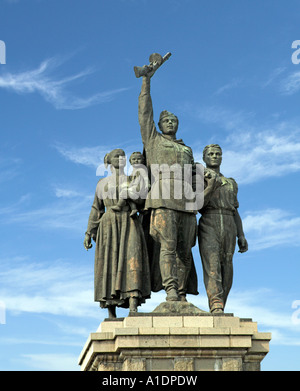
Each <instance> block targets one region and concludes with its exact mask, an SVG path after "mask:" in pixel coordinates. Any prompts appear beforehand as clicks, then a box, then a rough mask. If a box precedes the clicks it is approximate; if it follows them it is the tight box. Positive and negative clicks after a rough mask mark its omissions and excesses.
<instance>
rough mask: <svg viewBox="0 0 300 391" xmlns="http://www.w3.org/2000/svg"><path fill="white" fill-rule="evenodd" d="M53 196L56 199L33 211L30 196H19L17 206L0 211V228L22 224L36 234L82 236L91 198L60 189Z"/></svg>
mask: <svg viewBox="0 0 300 391" xmlns="http://www.w3.org/2000/svg"><path fill="white" fill-rule="evenodd" d="M54 193H55V196H56V197H55V198H54V199H53V201H52V202H49V203H47V204H46V205H44V206H40V207H36V206H35V205H34V202H33V199H31V196H30V195H24V196H21V197H20V199H19V200H18V201H17V202H15V203H13V204H11V205H7V206H3V207H2V208H0V219H1V217H3V219H2V225H10V224H22V225H25V226H27V227H30V228H32V229H38V230H40V229H45V230H49V229H50V230H51V229H66V230H67V231H68V232H74V231H75V232H76V231H77V232H84V230H85V229H86V224H87V218H88V215H89V212H90V207H91V204H92V202H93V197H94V195H93V194H84V193H81V192H78V191H77V190H74V189H71V188H62V187H58V188H57V189H55V190H54ZM24 203H26V209H25V208H24ZM41 221H43V224H41Z"/></svg>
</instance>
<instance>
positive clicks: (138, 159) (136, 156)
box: [129, 152, 145, 166]
mask: <svg viewBox="0 0 300 391" xmlns="http://www.w3.org/2000/svg"><path fill="white" fill-rule="evenodd" d="M129 162H130V164H131V165H132V166H134V165H135V164H145V159H144V156H143V154H142V153H141V152H133V153H132V154H131V155H130V158H129Z"/></svg>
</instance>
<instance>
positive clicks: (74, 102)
mask: <svg viewBox="0 0 300 391" xmlns="http://www.w3.org/2000/svg"><path fill="white" fill-rule="evenodd" d="M60 63H61V60H58V59H55V58H51V59H47V60H45V61H43V62H42V63H41V64H40V66H39V67H38V68H36V69H33V70H27V71H23V72H19V73H4V74H2V75H1V76H0V88H4V89H7V90H11V91H14V92H16V93H19V94H30V93H39V94H40V95H41V96H42V97H43V98H44V99H45V100H46V101H47V102H49V103H51V104H52V105H53V106H54V107H55V108H57V109H70V110H76V109H83V108H85V107H88V106H91V105H95V104H99V103H104V102H109V101H111V100H112V99H113V98H114V97H115V96H116V95H117V94H119V93H121V92H124V91H126V90H127V89H128V88H117V89H112V90H109V91H103V92H98V93H96V94H92V95H90V96H87V97H78V96H74V95H73V94H71V93H70V92H69V91H68V86H69V85H70V84H71V83H72V82H74V81H76V80H83V79H84V78H85V77H86V76H88V75H90V74H91V73H92V70H91V69H87V70H84V71H82V72H79V73H76V74H74V75H71V76H67V77H64V78H60V79H59V78H57V77H55V76H53V75H51V72H53V71H55V70H56V69H57V68H58V67H59V65H60Z"/></svg>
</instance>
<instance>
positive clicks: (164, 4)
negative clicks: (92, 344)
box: [0, 0, 300, 371]
mask: <svg viewBox="0 0 300 391" xmlns="http://www.w3.org/2000/svg"><path fill="white" fill-rule="evenodd" d="M299 12H300V5H299V2H298V1H295V0H289V2H285V1H281V0H278V1H276V2H274V1H271V0H262V1H258V0H251V1H250V0H242V1H240V0H230V1H226V2H225V1H222V0H215V1H210V2H207V1H202V0H151V1H150V0H111V1H102V0H85V1H83V0H73V1H70V0H52V1H46V0H26V1H25V0H0V40H2V41H3V42H5V45H6V64H0V101H1V109H0V129H1V142H0V199H1V202H0V230H1V231H0V232H1V239H0V240H1V245H0V266H1V267H0V321H2V324H0V369H1V370H16V369H18V370H79V367H78V365H77V358H78V356H79V354H80V351H81V349H82V347H83V345H84V343H85V341H86V339H87V337H88V335H89V333H90V332H93V331H95V330H96V329H97V327H98V325H99V323H100V322H101V321H102V320H103V319H104V317H106V316H107V314H106V311H104V310H101V309H99V307H98V304H97V303H94V301H93V278H94V276H93V262H94V248H93V249H92V250H90V251H89V252H86V251H85V250H84V248H83V239H84V233H85V230H86V226H87V220H88V216H89V212H90V207H91V203H92V200H93V196H94V191H95V187H96V183H97V181H98V179H99V176H97V173H98V174H99V173H101V172H103V166H102V165H101V164H102V163H103V157H104V154H105V153H106V152H108V151H110V150H111V149H113V148H116V147H120V148H123V149H124V150H125V151H126V152H127V153H128V154H130V153H131V152H133V151H136V150H141V149H142V143H141V137H140V133H139V125H138V117H137V100H138V95H139V91H140V86H141V80H139V79H136V78H135V75H134V72H133V66H134V65H143V64H145V63H147V62H148V58H149V55H150V54H151V53H153V52H158V53H161V54H165V53H167V52H171V53H172V56H171V58H170V59H169V60H168V62H167V63H166V64H164V65H163V67H162V68H161V69H160V70H159V71H158V72H157V73H156V75H155V76H154V78H153V80H152V97H153V105H154V115H155V120H156V122H157V121H158V116H159V113H160V112H161V111H162V110H164V109H167V110H169V111H172V112H174V113H176V115H177V116H178V117H179V122H180V125H179V130H178V137H179V138H182V139H183V140H184V141H185V143H186V144H187V145H190V146H191V147H192V148H193V151H194V155H195V158H196V160H198V161H200V162H201V156H202V150H203V147H204V146H205V145H207V144H209V143H218V144H220V145H221V146H222V148H223V163H222V172H223V174H224V175H226V176H230V177H233V178H235V179H236V181H237V182H238V184H239V201H240V214H241V217H242V219H243V222H244V229H245V233H246V237H247V239H248V243H249V251H248V252H247V253H245V254H239V253H236V254H235V257H234V284H233V288H232V290H231V293H230V296H229V299H228V304H227V308H226V311H227V312H233V313H234V314H235V315H236V316H239V317H250V318H252V319H253V321H257V322H258V327H259V331H270V332H272V336H273V337H272V341H271V344H270V353H269V354H268V355H267V356H266V358H265V359H264V361H263V362H262V369H263V370H272V371H273V370H274V371H275V370H276V371H278V370H299V369H300V362H299V353H300V316H299V314H298V312H297V310H298V309H299V306H300V292H299V274H300V266H299V244H300V242H299V238H300V206H299V172H300V125H299V124H300V115H299V98H300V64H299V65H297V64H294V63H293V62H292V60H291V58H292V54H293V52H294V51H295V49H292V43H293V41H295V40H299V39H300V30H299ZM193 254H194V258H195V263H196V266H197V271H198V279H199V292H200V293H199V296H190V297H189V298H188V299H189V300H190V301H191V302H193V303H194V304H195V305H197V306H198V307H200V308H202V309H204V310H207V309H208V305H207V299H206V293H205V290H204V285H203V279H202V269H201V262H200V258H199V252H198V247H197V246H196V247H195V248H194V249H193ZM164 298H165V295H164V293H162V292H161V293H158V294H154V295H153V296H152V298H151V299H150V300H148V301H147V303H146V304H144V305H143V306H142V307H141V308H140V311H143V312H148V311H152V310H153V309H154V308H155V307H156V306H157V305H158V304H159V303H160V302H161V301H162V300H164ZM118 314H119V315H120V316H126V315H127V311H126V310H119V311H118Z"/></svg>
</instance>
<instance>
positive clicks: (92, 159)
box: [54, 142, 142, 177]
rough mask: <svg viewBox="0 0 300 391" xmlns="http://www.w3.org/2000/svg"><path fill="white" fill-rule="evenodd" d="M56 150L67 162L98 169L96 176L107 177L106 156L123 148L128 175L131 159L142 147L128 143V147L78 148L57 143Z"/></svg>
mask: <svg viewBox="0 0 300 391" xmlns="http://www.w3.org/2000/svg"><path fill="white" fill-rule="evenodd" d="M54 147H55V148H56V150H57V151H58V152H59V153H60V154H61V155H62V156H63V157H64V158H65V159H67V160H69V161H71V162H73V163H76V164H83V165H85V166H88V167H93V168H95V169H96V176H99V177H101V176H105V175H107V173H108V172H109V169H108V168H106V167H105V165H104V157H105V155H106V154H107V153H108V152H110V151H112V150H113V149H115V148H122V149H123V150H124V152H125V154H126V156H127V166H126V168H125V172H127V171H126V170H128V172H127V174H128V173H129V172H130V170H131V167H130V164H129V157H130V155H131V153H132V152H134V151H141V152H142V148H141V145H140V146H138V145H136V144H133V143H132V144H130V142H129V143H127V144H126V145H106V146H105V145H96V146H94V147H76V146H70V145H64V144H61V143H57V144H55V145H54Z"/></svg>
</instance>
